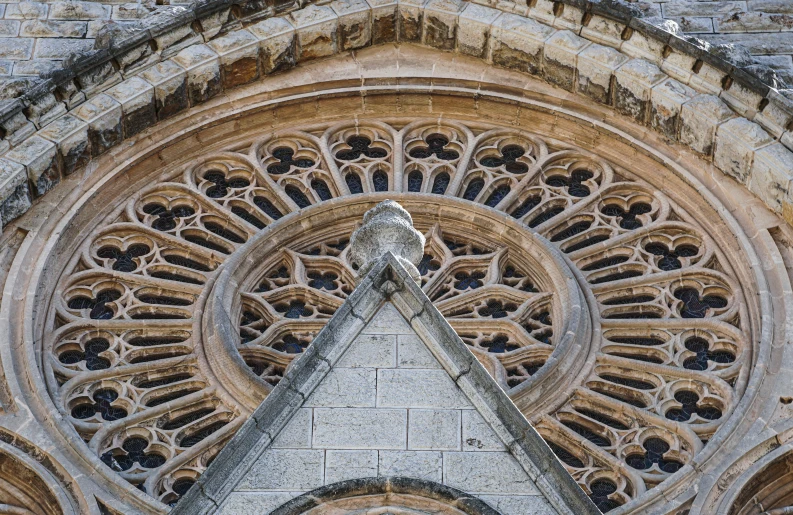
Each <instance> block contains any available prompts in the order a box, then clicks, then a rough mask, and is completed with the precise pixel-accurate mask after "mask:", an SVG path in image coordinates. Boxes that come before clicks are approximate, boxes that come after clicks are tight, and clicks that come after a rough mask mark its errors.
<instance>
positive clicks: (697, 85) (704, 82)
mask: <svg viewBox="0 0 793 515" xmlns="http://www.w3.org/2000/svg"><path fill="white" fill-rule="evenodd" d="M726 76H727V74H726V73H724V72H723V71H721V70H719V69H718V68H714V67H713V66H711V65H709V64H708V63H703V64H702V67H701V68H700V70H699V73H694V74H692V75H691V79H690V80H689V82H688V85H689V86H691V87H692V88H694V89H696V90H697V91H701V92H703V93H711V94H713V95H718V94H720V93H721V90H722V84H723V82H724V77H726Z"/></svg>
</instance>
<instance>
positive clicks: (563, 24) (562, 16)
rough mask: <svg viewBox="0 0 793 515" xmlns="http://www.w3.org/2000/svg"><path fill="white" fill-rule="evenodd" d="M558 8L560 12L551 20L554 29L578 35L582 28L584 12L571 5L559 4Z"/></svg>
mask: <svg viewBox="0 0 793 515" xmlns="http://www.w3.org/2000/svg"><path fill="white" fill-rule="evenodd" d="M559 8H560V9H561V12H559V13H558V15H557V16H556V18H554V19H553V26H554V28H557V29H567V30H569V31H572V32H574V33H576V34H578V33H579V32H580V30H581V27H582V25H581V21H582V20H583V19H584V12H583V11H582V10H581V9H579V8H577V7H575V6H574V5H571V4H561V5H560V6H559Z"/></svg>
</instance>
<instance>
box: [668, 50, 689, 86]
mask: <svg viewBox="0 0 793 515" xmlns="http://www.w3.org/2000/svg"><path fill="white" fill-rule="evenodd" d="M696 62H697V58H696V57H693V56H690V55H688V54H684V53H683V52H678V51H672V53H671V54H669V55H668V56H667V57H666V59H664V61H663V62H662V63H661V71H662V72H664V73H666V74H667V75H669V76H670V77H672V78H673V79H677V80H679V81H680V82H682V83H683V84H688V83H689V82H690V81H691V76H692V75H693V74H694V64H695V63H696Z"/></svg>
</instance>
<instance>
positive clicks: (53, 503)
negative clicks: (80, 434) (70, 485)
mask: <svg viewBox="0 0 793 515" xmlns="http://www.w3.org/2000/svg"><path fill="white" fill-rule="evenodd" d="M42 457H43V456H40V455H39V456H38V457H37V458H38V459H41V458H42ZM44 459H47V458H46V457H44ZM42 461H43V460H42ZM70 494H71V492H67V491H66V490H65V489H64V487H63V480H62V478H57V477H55V476H54V475H53V473H52V471H50V470H47V468H45V467H44V466H42V463H40V462H39V461H38V460H37V459H36V457H34V456H31V455H29V454H25V453H22V452H20V451H19V450H18V449H15V448H14V447H12V446H11V445H8V444H7V443H5V442H0V511H2V512H3V513H10V514H14V515H67V514H76V513H79V512H80V511H79V509H77V507H76V506H75V505H74V500H73V497H72V496H71V495H70Z"/></svg>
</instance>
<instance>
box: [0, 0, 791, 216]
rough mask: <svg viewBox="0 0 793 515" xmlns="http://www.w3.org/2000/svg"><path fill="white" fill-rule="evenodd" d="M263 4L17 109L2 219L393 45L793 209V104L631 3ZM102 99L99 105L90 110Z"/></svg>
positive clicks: (107, 56)
mask: <svg viewBox="0 0 793 515" xmlns="http://www.w3.org/2000/svg"><path fill="white" fill-rule="evenodd" d="M249 4H256V2H250V3H243V4H240V5H235V6H234V7H229V6H228V5H227V4H226V3H225V2H208V3H207V4H202V6H201V8H200V9H199V8H197V7H194V8H191V9H189V10H187V11H185V12H181V11H180V12H179V14H178V15H174V13H164V14H163V15H162V16H161V17H160V18H158V17H154V19H153V20H151V22H152V23H154V24H155V26H156V30H147V31H139V32H135V33H134V36H133V35H127V36H126V37H122V36H121V35H119V34H116V35H115V38H114V39H113V41H114V43H113V45H112V46H111V48H109V49H102V50H100V51H97V52H93V53H90V54H89V55H86V56H83V57H81V58H77V59H76V60H75V62H74V63H73V64H71V65H70V66H69V67H67V68H65V69H63V70H61V71H60V72H58V73H55V74H53V75H52V76H51V77H50V78H48V79H47V81H45V83H44V84H41V85H39V86H38V87H36V88H34V89H33V90H32V91H30V92H28V93H27V94H26V95H25V96H23V97H21V98H20V99H17V100H15V101H13V102H9V103H8V104H7V105H6V106H4V108H3V109H2V111H0V126H2V128H3V131H4V141H5V144H4V145H2V146H3V147H5V150H6V152H5V157H6V158H7V159H6V160H5V161H3V162H2V164H3V168H4V175H5V176H6V177H7V180H6V188H5V194H4V198H0V205H3V208H2V211H3V212H4V214H3V217H2V220H4V222H5V223H8V222H9V221H10V220H12V219H14V218H15V217H16V216H19V215H20V214H21V213H23V212H24V211H25V210H27V209H28V208H29V204H30V199H31V197H33V198H35V197H39V196H41V195H43V194H44V193H46V192H47V191H48V190H49V189H50V188H52V187H53V186H54V185H55V184H57V183H58V182H59V181H60V180H61V178H62V177H63V176H65V175H68V174H70V173H73V172H74V171H75V170H77V169H81V168H82V167H83V166H85V164H86V163H87V162H88V161H89V160H90V159H91V158H92V157H95V156H96V155H98V154H101V153H103V152H105V151H107V150H108V149H109V148H110V147H112V146H114V145H116V144H118V143H119V142H120V141H122V140H123V139H125V138H128V137H131V136H134V135H135V134H137V133H139V132H140V131H142V130H144V129H145V128H147V127H150V126H152V125H154V124H156V123H157V121H158V120H162V119H165V118H167V117H170V116H172V115H174V114H175V113H177V112H179V111H180V110H183V109H186V108H188V107H191V106H195V105H197V104H200V103H202V102H205V101H206V100H208V99H209V98H212V97H213V96H215V95H217V94H219V93H220V92H221V91H224V90H228V89H232V88H234V87H237V86H240V85H243V84H246V83H249V82H252V81H255V80H258V79H259V78H260V77H261V76H267V75H269V74H270V73H273V72H277V71H281V70H283V69H287V68H289V67H292V66H294V65H295V64H297V63H301V62H305V61H308V60H311V59H316V58H320V57H327V56H329V55H334V54H338V53H344V52H349V51H355V50H357V49H360V48H364V47H367V46H371V45H381V44H386V43H393V42H397V43H401V44H405V43H407V44H421V45H426V46H430V47H434V48H437V49H439V50H442V51H448V52H456V53H459V54H462V55H471V56H475V57H479V58H483V59H485V60H486V61H487V62H488V63H489V64H492V65H494V66H499V67H506V68H511V69H516V70H520V71H523V72H524V73H527V74H529V75H533V76H537V77H539V78H542V79H544V80H546V81H547V82H550V83H552V84H555V85H557V86H560V87H562V88H563V89H566V90H569V91H572V92H575V93H580V94H583V95H585V96H589V97H592V98H594V99H595V100H597V101H599V102H602V103H605V104H607V105H611V106H612V107H613V108H614V109H615V110H616V111H617V112H619V113H620V114H622V115H626V116H628V117H631V118H633V119H634V120H635V121H636V122H637V123H638V124H640V125H645V126H648V127H650V128H652V129H654V130H656V131H658V132H660V133H661V134H663V135H664V136H665V137H667V138H669V139H671V140H674V141H679V142H681V143H682V144H684V145H687V146H689V147H690V148H691V149H693V150H694V151H695V152H697V153H699V154H701V155H702V156H703V157H704V158H705V159H708V160H712V161H713V162H714V164H715V165H716V167H717V168H719V169H720V170H721V171H722V172H724V173H725V174H727V175H728V176H731V177H733V178H735V179H737V180H738V181H739V182H740V183H742V184H743V185H744V186H746V187H747V188H748V189H749V190H750V191H752V193H753V194H755V195H757V196H759V197H760V198H761V199H763V201H764V202H765V203H766V204H767V205H769V207H771V209H772V210H774V211H775V212H777V213H780V214H781V215H782V216H788V215H787V214H786V213H788V212H790V209H789V207H786V206H789V199H788V197H787V195H788V193H787V191H788V183H789V177H788V176H787V175H786V174H785V173H783V172H780V171H779V170H780V169H782V170H787V169H789V168H790V167H791V163H793V154H791V152H790V150H789V149H790V147H791V146H793V136H791V132H790V124H791V122H792V121H793V102H791V101H790V100H788V99H787V98H785V97H784V96H783V95H780V94H779V93H777V92H776V91H775V90H773V89H770V88H769V87H768V86H766V85H764V84H763V83H762V82H761V81H759V80H758V79H756V78H755V77H753V76H752V75H750V74H749V73H747V72H744V71H743V70H740V69H737V68H735V67H734V66H732V65H730V64H729V63H727V62H726V61H724V60H722V59H721V58H719V57H717V56H715V55H713V54H710V53H708V52H707V51H706V50H705V49H704V48H701V47H699V46H697V43H696V41H694V40H688V39H685V38H683V37H678V35H675V34H671V33H668V32H665V31H664V30H662V29H659V28H658V27H656V26H654V25H652V24H651V23H649V22H648V21H645V20H642V18H641V15H640V13H639V12H637V11H636V10H635V9H631V8H630V7H629V6H624V5H622V4H614V5H609V6H602V5H601V4H600V3H595V4H590V3H586V4H585V5H584V6H580V5H579V4H578V3H576V2H573V1H569V2H567V1H565V2H552V1H550V0H539V1H536V2H532V5H531V7H522V6H519V5H516V4H512V5H511V6H510V4H511V3H508V4H503V5H501V6H499V7H498V8H494V7H489V6H484V5H478V4H469V3H467V2H465V1H463V0H456V1H454V2H450V3H448V4H447V3H444V2H443V1H440V0H438V1H436V2H433V1H430V2H429V3H427V4H426V5H422V6H407V5H404V6H400V5H399V4H393V9H392V8H391V7H389V8H386V9H383V8H378V9H372V8H371V7H370V6H369V5H368V4H366V3H363V2H357V3H356V2H351V3H343V2H342V3H338V4H329V5H325V6H316V5H308V6H305V7H301V8H299V9H297V7H298V6H296V5H291V4H288V3H287V4H284V5H282V6H280V7H279V8H278V9H275V10H274V12H273V11H270V10H265V11H263V12H262V11H258V10H257V9H259V8H258V7H257V6H256V5H249ZM510 7H511V8H510ZM276 12H277V13H286V12H289V13H290V14H289V15H288V16H285V17H272V16H273V14H275V13H276ZM262 17H264V18H266V19H265V20H264V21H261V22H258V23H255V24H253V22H254V21H255V20H258V19H261V18H262ZM241 25H242V26H244V27H246V28H245V29H240V28H239V27H240V26H241ZM323 32H327V34H326V35H323ZM203 42H205V43H206V44H204V43H203ZM174 54H176V55H174ZM104 93H108V94H109V96H108V95H105V94H104ZM87 96H88V97H95V98H92V99H91V100H90V101H89V102H87V103H84V101H85V99H86V97H87ZM166 103H167V106H166ZM67 113H68V114H67ZM37 130H38V132H36V131H37ZM34 132H36V133H35V134H33V133H34ZM719 140H720V141H721V144H717V142H718V141H719ZM758 151H759V152H758ZM756 153H757V155H755V154H756ZM26 179H27V180H26ZM28 181H29V182H28Z"/></svg>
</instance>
